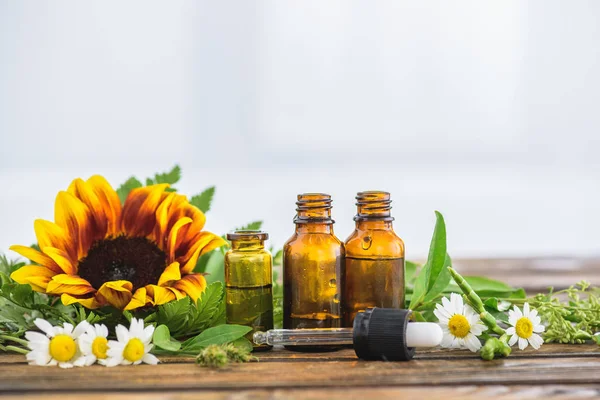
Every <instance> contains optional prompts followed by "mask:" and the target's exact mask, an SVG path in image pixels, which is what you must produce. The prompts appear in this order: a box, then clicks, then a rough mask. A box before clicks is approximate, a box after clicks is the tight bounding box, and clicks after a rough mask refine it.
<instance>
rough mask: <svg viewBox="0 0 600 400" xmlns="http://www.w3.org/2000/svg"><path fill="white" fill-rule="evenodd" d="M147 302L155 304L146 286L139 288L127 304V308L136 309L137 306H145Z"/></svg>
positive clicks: (127, 309)
mask: <svg viewBox="0 0 600 400" xmlns="http://www.w3.org/2000/svg"><path fill="white" fill-rule="evenodd" d="M147 304H153V300H152V298H151V297H150V296H148V293H147V291H146V288H145V287H143V288H139V289H138V290H136V291H135V293H134V294H133V297H132V298H131V301H130V302H129V303H128V304H127V306H125V310H126V311H129V310H135V309H136V308H140V307H144V306H146V305H147Z"/></svg>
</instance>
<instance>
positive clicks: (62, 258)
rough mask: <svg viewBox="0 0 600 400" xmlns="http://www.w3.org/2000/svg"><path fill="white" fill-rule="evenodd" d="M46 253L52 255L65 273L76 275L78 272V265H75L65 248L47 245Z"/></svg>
mask: <svg viewBox="0 0 600 400" xmlns="http://www.w3.org/2000/svg"><path fill="white" fill-rule="evenodd" d="M44 253H46V255H48V257H50V258H51V259H52V260H53V261H54V262H55V263H56V264H57V265H58V266H59V267H60V269H61V270H62V271H63V272H64V273H65V274H68V275H74V274H76V273H77V266H76V265H73V262H72V261H71V259H70V258H69V255H68V254H67V253H66V252H65V251H64V250H61V249H56V248H54V247H46V248H45V249H44Z"/></svg>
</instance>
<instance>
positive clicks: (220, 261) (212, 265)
mask: <svg viewBox="0 0 600 400" xmlns="http://www.w3.org/2000/svg"><path fill="white" fill-rule="evenodd" d="M210 254H211V255H210V258H209V259H208V260H207V261H206V267H205V269H204V272H205V273H206V274H208V275H207V276H205V278H206V282H208V283H213V282H223V281H225V256H224V255H223V252H221V251H220V250H219V249H216V250H213V251H211V252H210Z"/></svg>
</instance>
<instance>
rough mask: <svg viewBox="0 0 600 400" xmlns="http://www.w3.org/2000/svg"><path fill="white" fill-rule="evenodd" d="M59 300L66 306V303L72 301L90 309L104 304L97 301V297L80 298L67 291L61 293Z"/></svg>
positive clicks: (68, 303)
mask: <svg viewBox="0 0 600 400" xmlns="http://www.w3.org/2000/svg"><path fill="white" fill-rule="evenodd" d="M60 300H61V301H62V303H63V304H64V305H65V306H68V305H71V304H74V303H78V304H81V305H82V306H84V307H85V308H89V309H92V310H93V309H96V308H99V307H102V306H103V305H105V303H101V302H99V301H98V299H96V298H95V297H87V298H82V299H80V298H78V297H73V296H71V295H70V294H68V293H63V294H62V295H61V296H60Z"/></svg>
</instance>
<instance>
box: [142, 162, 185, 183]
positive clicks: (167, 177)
mask: <svg viewBox="0 0 600 400" xmlns="http://www.w3.org/2000/svg"><path fill="white" fill-rule="evenodd" d="M179 179H181V168H180V167H179V165H175V166H174V167H173V169H171V170H170V171H169V172H164V173H162V174H156V175H154V179H150V178H148V179H146V185H148V186H149V185H154V184H158V183H168V184H169V185H173V184H175V183H177V182H179Z"/></svg>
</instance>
